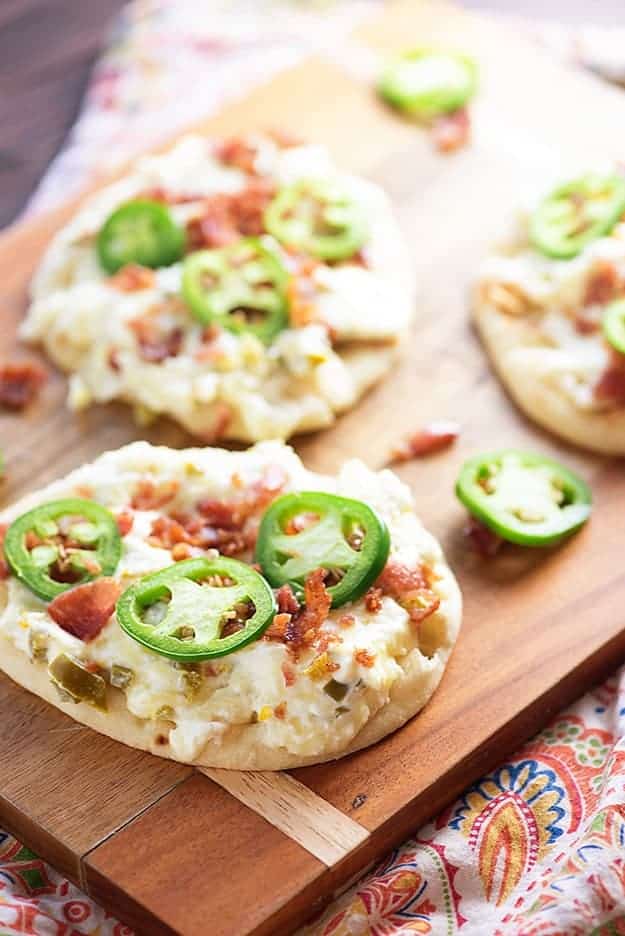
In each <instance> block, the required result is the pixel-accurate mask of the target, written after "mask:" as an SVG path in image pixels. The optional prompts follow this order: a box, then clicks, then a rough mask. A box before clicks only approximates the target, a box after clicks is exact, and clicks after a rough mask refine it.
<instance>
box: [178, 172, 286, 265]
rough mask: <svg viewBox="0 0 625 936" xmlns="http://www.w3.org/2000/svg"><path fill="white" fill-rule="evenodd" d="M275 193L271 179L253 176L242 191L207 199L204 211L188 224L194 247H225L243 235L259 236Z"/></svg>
mask: <svg viewBox="0 0 625 936" xmlns="http://www.w3.org/2000/svg"><path fill="white" fill-rule="evenodd" d="M275 192H276V189H275V185H274V184H273V182H271V181H270V180H268V179H250V181H249V183H248V185H247V186H246V187H245V188H244V189H243V190H242V191H240V192H233V193H231V194H225V193H219V194H217V195H211V196H209V197H208V198H206V199H204V202H203V204H202V208H201V212H200V213H199V214H198V215H197V216H196V217H194V218H192V219H191V220H190V221H189V222H188V224H187V234H188V239H189V246H190V248H191V249H192V250H197V249H199V248H201V247H225V246H226V245H227V244H232V243H234V242H235V241H237V240H239V238H240V237H258V236H259V235H260V234H262V233H263V232H264V221H263V217H264V213H265V208H266V207H267V205H268V204H269V202H270V201H271V199H272V198H273V197H274V195H275Z"/></svg>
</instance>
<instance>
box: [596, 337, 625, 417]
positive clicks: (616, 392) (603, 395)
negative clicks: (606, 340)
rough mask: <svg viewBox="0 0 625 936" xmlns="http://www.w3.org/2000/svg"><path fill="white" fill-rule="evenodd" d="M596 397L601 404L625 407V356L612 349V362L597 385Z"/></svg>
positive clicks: (610, 361)
mask: <svg viewBox="0 0 625 936" xmlns="http://www.w3.org/2000/svg"><path fill="white" fill-rule="evenodd" d="M593 392H594V397H595V400H597V401H598V402H600V403H608V404H611V405H612V406H625V354H620V353H619V352H618V351H617V350H616V349H615V348H610V360H609V362H608V366H607V367H606V369H605V370H604V372H603V374H602V375H601V377H600V378H599V380H598V381H597V383H596V384H595V388H594V391H593Z"/></svg>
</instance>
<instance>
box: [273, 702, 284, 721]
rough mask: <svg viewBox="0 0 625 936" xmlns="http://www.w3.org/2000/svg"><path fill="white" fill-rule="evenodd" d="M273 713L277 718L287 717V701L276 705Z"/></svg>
mask: <svg viewBox="0 0 625 936" xmlns="http://www.w3.org/2000/svg"><path fill="white" fill-rule="evenodd" d="M273 714H274V715H275V716H276V718H279V719H280V721H282V720H283V719H284V718H286V702H281V703H280V705H276V707H275V708H274V710H273Z"/></svg>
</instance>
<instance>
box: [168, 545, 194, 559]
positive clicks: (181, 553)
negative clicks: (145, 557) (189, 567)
mask: <svg viewBox="0 0 625 936" xmlns="http://www.w3.org/2000/svg"><path fill="white" fill-rule="evenodd" d="M192 555H193V550H192V549H191V547H190V546H189V544H188V543H175V544H174V546H173V547H172V550H171V558H172V559H173V560H174V562H182V560H183V559H190V558H191V556H192Z"/></svg>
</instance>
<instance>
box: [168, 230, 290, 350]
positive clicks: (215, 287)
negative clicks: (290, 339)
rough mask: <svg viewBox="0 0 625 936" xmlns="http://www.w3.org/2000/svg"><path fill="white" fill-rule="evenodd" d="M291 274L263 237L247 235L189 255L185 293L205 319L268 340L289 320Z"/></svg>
mask: <svg viewBox="0 0 625 936" xmlns="http://www.w3.org/2000/svg"><path fill="white" fill-rule="evenodd" d="M287 279H288V274H287V272H286V269H285V268H284V266H283V265H282V262H281V260H280V259H279V258H278V257H277V255H276V254H275V253H274V252H273V251H271V250H269V249H268V248H267V247H265V246H264V244H262V243H261V241H260V240H258V238H255V237H247V238H243V239H242V240H239V241H237V242H236V243H234V244H231V245H229V246H228V247H221V248H218V249H215V250H198V251H196V252H195V253H192V254H189V256H188V257H187V259H186V260H185V263H184V268H183V273H182V295H183V297H184V300H185V302H186V303H187V305H188V306H189V308H190V309H191V311H192V312H193V314H194V316H195V317H196V318H197V319H199V321H200V322H203V323H204V324H207V325H208V324H211V323H214V324H216V325H220V326H221V327H222V328H227V329H228V330H229V331H231V332H234V333H235V334H245V333H248V334H252V335H256V337H257V338H259V339H260V340H261V341H263V342H265V343H266V344H269V343H270V342H271V341H272V340H273V338H275V336H276V335H277V334H278V332H280V331H282V329H284V328H286V326H287V323H288V316H287V300H286V292H285V287H286V282H287Z"/></svg>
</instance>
